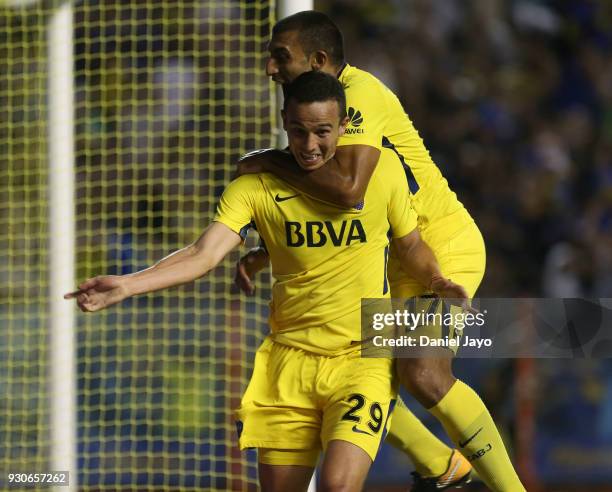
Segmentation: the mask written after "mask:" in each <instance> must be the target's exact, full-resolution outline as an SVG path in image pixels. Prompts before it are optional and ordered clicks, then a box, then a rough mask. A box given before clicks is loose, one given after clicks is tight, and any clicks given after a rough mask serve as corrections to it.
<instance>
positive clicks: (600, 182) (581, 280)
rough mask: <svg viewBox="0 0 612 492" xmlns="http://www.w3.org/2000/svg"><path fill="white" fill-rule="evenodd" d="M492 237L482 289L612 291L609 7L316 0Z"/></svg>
mask: <svg viewBox="0 0 612 492" xmlns="http://www.w3.org/2000/svg"><path fill="white" fill-rule="evenodd" d="M315 8H318V9H320V10H323V11H325V12H326V13H328V14H329V15H330V16H331V17H332V18H333V19H334V20H335V21H336V22H337V23H338V25H339V26H340V28H341V29H342V31H343V33H344V35H345V49H346V54H347V59H348V61H349V63H351V64H352V65H355V66H358V67H360V68H363V69H365V70H368V71H370V72H372V73H374V74H375V75H377V76H378V77H379V78H380V79H381V80H383V81H384V82H385V83H386V84H387V86H388V87H389V88H390V89H391V90H393V91H394V92H395V93H396V94H397V95H398V97H399V98H400V100H401V101H402V103H403V105H404V108H405V109H406V112H407V113H408V115H409V116H410V118H411V119H412V121H413V122H414V124H415V127H416V128H417V130H419V132H420V134H421V136H422V137H423V139H424V140H425V144H426V146H427V148H428V149H429V150H430V152H431V154H432V157H433V159H434V161H435V162H436V164H437V165H438V166H439V167H440V168H441V170H442V172H443V173H444V175H445V176H446V178H447V179H448V180H449V182H450V183H451V186H452V188H453V190H454V191H456V192H457V194H458V195H459V198H460V200H461V201H462V202H463V203H464V204H465V205H466V207H467V208H468V209H469V211H470V212H471V213H472V215H473V216H474V218H475V219H476V222H477V223H478V225H479V226H480V228H481V230H482V232H483V235H484V237H485V241H486V244H487V256H488V257H487V272H486V274H485V279H484V282H483V284H482V287H481V289H480V291H479V294H480V295H481V296H484V297H486V296H489V297H502V296H508V297H510V296H526V297H528V296H532V297H537V296H543V297H611V296H612V2H607V1H597V0H565V1H551V0H513V1H508V0H473V1H469V2H466V1H463V0H403V1H399V0H380V1H377V2H372V1H368V0H335V1H333V2H323V1H320V2H315Z"/></svg>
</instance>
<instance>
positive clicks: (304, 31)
mask: <svg viewBox="0 0 612 492" xmlns="http://www.w3.org/2000/svg"><path fill="white" fill-rule="evenodd" d="M288 31H297V33H298V40H299V42H300V45H301V47H302V50H303V51H304V54H305V55H306V56H310V55H311V54H312V53H314V52H315V51H319V50H321V51H325V52H326V53H327V54H328V55H329V59H330V61H331V62H332V63H333V64H334V65H335V66H336V67H340V66H341V65H342V64H343V63H344V40H343V39H342V33H341V32H340V29H338V26H336V24H334V22H333V21H332V20H331V19H330V18H329V17H327V15H325V14H323V13H322V12H316V11H314V10H305V11H303V12H298V13H297V14H293V15H290V16H289V17H285V18H284V19H281V20H279V21H278V22H277V23H276V24H275V25H274V27H273V28H272V35H274V34H280V33H283V32H288Z"/></svg>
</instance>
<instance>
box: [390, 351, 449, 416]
mask: <svg viewBox="0 0 612 492" xmlns="http://www.w3.org/2000/svg"><path fill="white" fill-rule="evenodd" d="M398 373H399V377H400V381H401V383H402V384H403V385H404V387H405V388H406V389H407V390H408V391H409V392H410V394H411V395H412V396H414V397H415V398H416V399H417V400H418V401H419V403H421V405H423V406H424V407H426V408H431V407H433V406H434V405H436V404H437V403H438V402H439V401H440V400H441V399H442V398H443V397H444V395H446V393H448V390H450V388H451V386H452V385H453V383H454V382H455V378H454V376H453V374H452V370H451V366H450V360H446V359H403V360H402V361H401V362H400V361H398Z"/></svg>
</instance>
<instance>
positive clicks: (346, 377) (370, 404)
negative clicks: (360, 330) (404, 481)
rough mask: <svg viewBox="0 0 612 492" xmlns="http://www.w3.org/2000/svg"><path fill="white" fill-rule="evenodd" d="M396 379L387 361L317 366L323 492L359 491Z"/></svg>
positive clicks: (353, 357)
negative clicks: (321, 420) (319, 395)
mask: <svg viewBox="0 0 612 492" xmlns="http://www.w3.org/2000/svg"><path fill="white" fill-rule="evenodd" d="M395 379H396V378H395V371H394V364H393V361H392V360H390V359H375V358H365V357H363V358H362V357H361V355H360V353H359V352H357V353H353V354H349V355H346V356H340V357H335V358H333V359H328V360H327V361H326V362H325V363H324V364H323V365H322V369H321V371H320V372H319V383H318V387H319V388H320V390H319V394H321V395H322V396H325V401H326V403H325V406H324V408H323V425H322V428H321V442H322V444H323V449H324V451H325V457H324V461H323V466H322V470H321V477H320V483H321V484H322V489H323V490H328V491H332V490H333V491H336V490H343V491H344V490H346V491H349V490H351V491H352V490H361V487H362V486H363V482H364V480H365V478H366V475H367V473H368V470H369V468H370V465H371V464H372V462H373V461H374V459H375V457H376V454H377V452H378V448H379V447H380V443H381V442H382V440H384V436H385V433H386V429H387V426H388V422H389V418H390V415H391V413H392V411H393V407H394V405H395V398H396V396H397V385H396V383H395Z"/></svg>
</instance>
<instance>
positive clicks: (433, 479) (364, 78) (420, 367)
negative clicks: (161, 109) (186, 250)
mask: <svg viewBox="0 0 612 492" xmlns="http://www.w3.org/2000/svg"><path fill="white" fill-rule="evenodd" d="M269 51H270V55H269V59H268V62H267V65H266V72H267V74H268V76H270V77H271V78H272V79H273V80H274V81H275V82H277V83H280V84H287V83H289V82H291V81H292V80H293V79H294V78H295V77H297V76H299V75H300V74H301V73H304V72H307V71H310V70H315V71H322V72H325V73H328V74H331V75H333V76H335V77H337V78H338V80H339V81H340V82H341V83H342V86H343V87H344V89H345V91H346V98H347V106H348V107H349V108H348V112H349V116H350V117H351V119H350V121H349V123H348V127H347V131H346V133H345V134H344V135H343V136H342V137H341V138H340V140H339V143H338V148H337V150H336V154H335V157H334V158H332V159H330V160H329V161H328V162H327V163H326V164H325V165H324V166H321V167H319V168H317V169H316V170H314V171H312V172H305V171H304V169H302V166H301V165H300V166H298V165H297V164H296V161H295V159H293V157H292V155H291V154H290V153H288V152H285V151H281V150H267V151H265V152H261V153H258V154H257V155H255V156H253V157H248V158H246V159H245V160H244V161H243V162H241V164H240V173H249V172H260V171H267V172H271V173H274V174H275V175H277V176H279V177H281V178H282V179H284V180H285V181H287V182H288V183H290V184H291V185H292V186H295V187H296V188H297V189H298V190H300V191H301V192H303V193H306V194H308V195H310V196H313V197H316V198H319V199H321V200H324V201H326V202H329V203H332V204H336V205H338V206H341V207H344V208H346V209H350V208H351V207H353V206H355V205H356V204H358V203H359V202H360V201H361V200H362V198H363V196H364V193H365V190H366V187H367V186H368V182H370V181H371V176H372V174H373V173H374V172H375V169H376V165H377V161H378V159H379V156H380V155H381V152H383V149H390V150H391V151H392V152H394V153H395V155H396V158H397V159H398V160H399V161H401V163H402V165H403V168H404V171H405V178H404V183H405V184H406V183H407V187H408V188H409V190H410V192H411V195H412V203H413V207H414V209H415V211H416V212H417V215H418V229H419V231H420V233H421V235H422V237H423V238H424V239H425V241H426V242H427V243H428V244H429V245H430V247H431V248H432V249H433V251H434V253H435V255H436V257H437V259H438V261H439V262H440V266H441V269H442V273H443V274H444V276H445V277H447V278H451V279H453V280H454V281H457V282H458V283H460V284H461V285H463V286H465V288H466V289H467V292H468V294H469V296H470V297H473V296H474V294H475V292H476V289H477V288H478V286H479V284H480V282H481V280H482V276H483V274H484V269H485V247H484V242H483V239H482V236H481V234H480V231H479V230H478V227H477V226H476V224H475V223H474V221H473V219H472V217H471V216H470V214H469V213H468V212H467V210H466V209H465V208H464V207H463V205H462V204H461V203H460V202H459V200H458V199H457V197H456V195H455V193H453V192H452V191H451V190H450V188H449V186H448V183H447V182H446V180H445V179H444V177H443V176H442V174H441V173H440V171H439V170H438V168H437V167H436V165H435V164H434V163H433V161H432V160H431V157H430V155H429V153H428V151H427V149H426V148H425V146H424V145H423V142H422V140H421V138H420V137H419V135H418V133H417V131H416V130H415V129H414V127H413V125H412V123H411V121H410V120H409V118H408V116H407V115H406V114H405V112H404V110H403V108H402V106H401V103H400V102H399V100H398V99H397V97H396V96H395V95H394V94H393V93H392V92H391V91H390V90H389V89H387V88H386V87H385V86H384V85H383V84H382V83H381V82H380V81H379V80H378V79H376V78H375V77H374V76H372V75H371V74H369V73H367V72H364V71H363V70H360V69H358V68H355V67H352V66H350V65H349V64H348V63H346V62H345V60H344V49H343V40H342V34H341V32H340V30H339V29H338V28H337V26H336V25H335V24H334V23H333V22H332V21H331V20H330V19H329V18H328V17H327V16H326V15H324V14H322V13H319V12H315V11H306V12H300V13H297V14H294V15H292V16H290V17H287V18H285V19H282V20H281V21H279V22H278V23H277V24H276V25H275V26H274V28H273V31H272V39H271V41H270V43H269ZM389 185H391V183H389ZM265 265H267V256H266V254H265V251H264V250H262V249H259V250H256V251H254V252H252V253H249V254H248V255H247V256H246V257H244V258H242V259H241V261H240V262H239V270H238V272H237V275H236V281H237V283H238V284H239V285H240V287H241V288H242V289H243V290H245V291H246V292H247V293H252V292H253V289H254V287H253V284H252V280H251V279H252V278H253V275H254V274H255V273H256V272H257V271H258V270H259V269H261V268H263V267H264V266H265ZM388 270H389V281H390V285H391V294H392V296H393V297H394V298H411V297H414V296H422V295H424V294H430V293H431V292H430V291H429V289H428V288H427V287H424V286H423V285H422V283H421V282H419V281H418V279H416V278H414V276H413V275H412V273H405V272H404V271H403V270H402V269H401V268H400V267H399V263H398V260H397V257H395V256H394V255H393V250H392V254H391V256H390V259H389V269H388ZM437 350H438V351H439V357H428V358H405V359H398V361H397V370H398V374H399V377H400V382H401V383H402V384H403V385H404V387H406V389H407V390H409V392H410V393H411V394H412V395H413V396H414V397H415V398H416V399H417V400H418V401H419V402H420V403H421V404H422V405H423V406H425V408H427V409H428V410H429V411H430V412H431V413H432V414H433V415H434V416H436V417H437V418H438V420H439V421H440V422H441V423H442V425H443V426H444V429H445V430H446V432H447V434H448V435H449V436H450V438H451V439H452V440H453V442H454V443H455V444H456V445H457V446H458V447H459V449H460V451H461V453H462V454H463V456H465V457H467V458H468V459H470V460H471V462H472V465H473V466H474V467H475V468H476V470H477V471H478V474H479V475H480V477H481V479H482V480H483V481H484V482H485V483H486V484H487V486H488V487H489V488H490V489H491V490H493V491H506V492H519V491H521V490H524V487H523V486H522V485H521V483H520V480H519V478H518V476H517V474H516V472H515V471H514V468H513V466H512V463H511V462H510V459H509V457H508V454H507V452H506V449H505V446H504V443H503V441H502V439H501V437H500V435H499V432H498V431H497V428H496V426H495V424H494V422H493V419H492V418H491V416H490V414H489V412H488V410H487V409H486V407H485V405H484V403H483V402H482V400H481V399H480V397H479V396H478V395H477V394H476V393H475V392H474V391H473V390H472V389H471V388H470V387H469V386H467V385H466V384H464V383H463V382H462V381H459V380H457V379H456V378H455V377H454V375H453V373H452V358H450V357H448V349H446V348H438V349H437ZM454 350H455V351H456V347H455V349H454ZM389 441H390V442H391V443H392V444H393V445H394V446H396V447H398V448H399V449H401V450H403V451H404V452H405V453H406V454H408V456H409V457H410V458H411V459H412V461H413V462H414V464H415V466H416V470H417V472H416V473H415V474H414V475H415V485H414V488H413V491H415V492H416V491H426V490H443V489H445V488H448V487H452V486H455V485H459V484H461V483H464V482H466V481H468V480H469V474H470V470H471V466H470V464H469V463H467V461H466V460H465V458H463V456H462V455H461V454H459V453H458V452H457V451H452V450H451V449H449V448H448V447H447V446H446V445H445V444H443V443H442V442H441V441H439V440H438V439H437V438H436V437H435V436H434V435H433V434H431V433H430V432H429V431H428V430H427V429H426V428H425V427H424V426H423V424H422V423H421V422H420V421H419V420H418V419H417V418H416V417H415V416H414V415H413V414H412V413H411V412H410V411H409V410H408V409H407V408H406V407H405V406H404V405H403V404H402V402H401V401H400V403H399V404H398V407H397V408H396V410H395V412H394V418H393V421H392V425H391V429H390V432H389Z"/></svg>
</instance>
